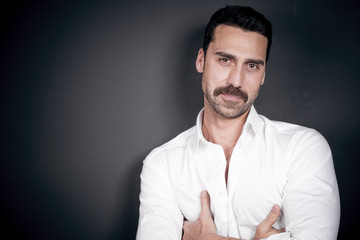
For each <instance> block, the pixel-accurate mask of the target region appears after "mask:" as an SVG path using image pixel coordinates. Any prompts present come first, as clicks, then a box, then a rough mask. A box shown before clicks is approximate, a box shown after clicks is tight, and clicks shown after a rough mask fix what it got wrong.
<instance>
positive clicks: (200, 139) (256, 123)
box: [194, 106, 264, 154]
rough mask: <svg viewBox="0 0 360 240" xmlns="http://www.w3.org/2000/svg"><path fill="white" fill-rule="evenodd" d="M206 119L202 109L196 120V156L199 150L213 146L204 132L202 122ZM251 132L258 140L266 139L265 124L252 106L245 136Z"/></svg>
mask: <svg viewBox="0 0 360 240" xmlns="http://www.w3.org/2000/svg"><path fill="white" fill-rule="evenodd" d="M203 117H204V109H201V111H200V112H199V114H198V116H197V118H196V137H197V141H196V144H195V146H194V147H195V149H194V153H195V154H196V153H197V152H198V151H199V149H201V148H203V147H205V146H206V145H208V144H213V143H210V142H208V141H207V140H206V139H205V137H204V135H203V132H202V121H203ZM249 132H252V133H253V134H254V135H255V136H256V137H257V138H260V139H264V123H263V121H262V119H261V117H260V116H259V114H258V113H257V112H256V110H255V107H254V106H251V109H250V112H249V115H248V117H247V119H246V122H245V124H244V127H243V132H242V135H243V134H248V133H249Z"/></svg>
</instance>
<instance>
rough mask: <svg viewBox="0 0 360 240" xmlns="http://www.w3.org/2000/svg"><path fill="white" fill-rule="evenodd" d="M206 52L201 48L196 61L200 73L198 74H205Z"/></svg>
mask: <svg viewBox="0 0 360 240" xmlns="http://www.w3.org/2000/svg"><path fill="white" fill-rule="evenodd" d="M204 57H205V56H204V50H203V49H202V48H200V50H199V52H198V55H197V58H196V61H195V66H196V70H197V71H198V73H203V72H204V64H205V59H204Z"/></svg>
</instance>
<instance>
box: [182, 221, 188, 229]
mask: <svg viewBox="0 0 360 240" xmlns="http://www.w3.org/2000/svg"><path fill="white" fill-rule="evenodd" d="M188 224H189V221H187V220H185V221H184V222H183V228H184V227H185V226H186V225H188Z"/></svg>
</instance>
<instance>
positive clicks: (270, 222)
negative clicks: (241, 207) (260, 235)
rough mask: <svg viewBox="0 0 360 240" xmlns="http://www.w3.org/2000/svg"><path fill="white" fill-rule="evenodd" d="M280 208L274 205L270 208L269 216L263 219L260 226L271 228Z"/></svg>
mask: <svg viewBox="0 0 360 240" xmlns="http://www.w3.org/2000/svg"><path fill="white" fill-rule="evenodd" d="M280 212H281V211H280V207H279V205H276V204H275V205H274V206H273V207H272V208H271V211H270V212H269V214H268V215H267V217H266V218H265V219H264V221H262V225H263V226H264V227H266V228H271V227H272V225H273V224H274V223H275V222H276V220H277V219H278V218H279V216H280Z"/></svg>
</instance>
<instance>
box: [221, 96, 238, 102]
mask: <svg viewBox="0 0 360 240" xmlns="http://www.w3.org/2000/svg"><path fill="white" fill-rule="evenodd" d="M221 95H222V97H223V98H224V99H225V100H226V101H239V100H241V99H242V98H241V97H238V96H235V95H229V94H221Z"/></svg>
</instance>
